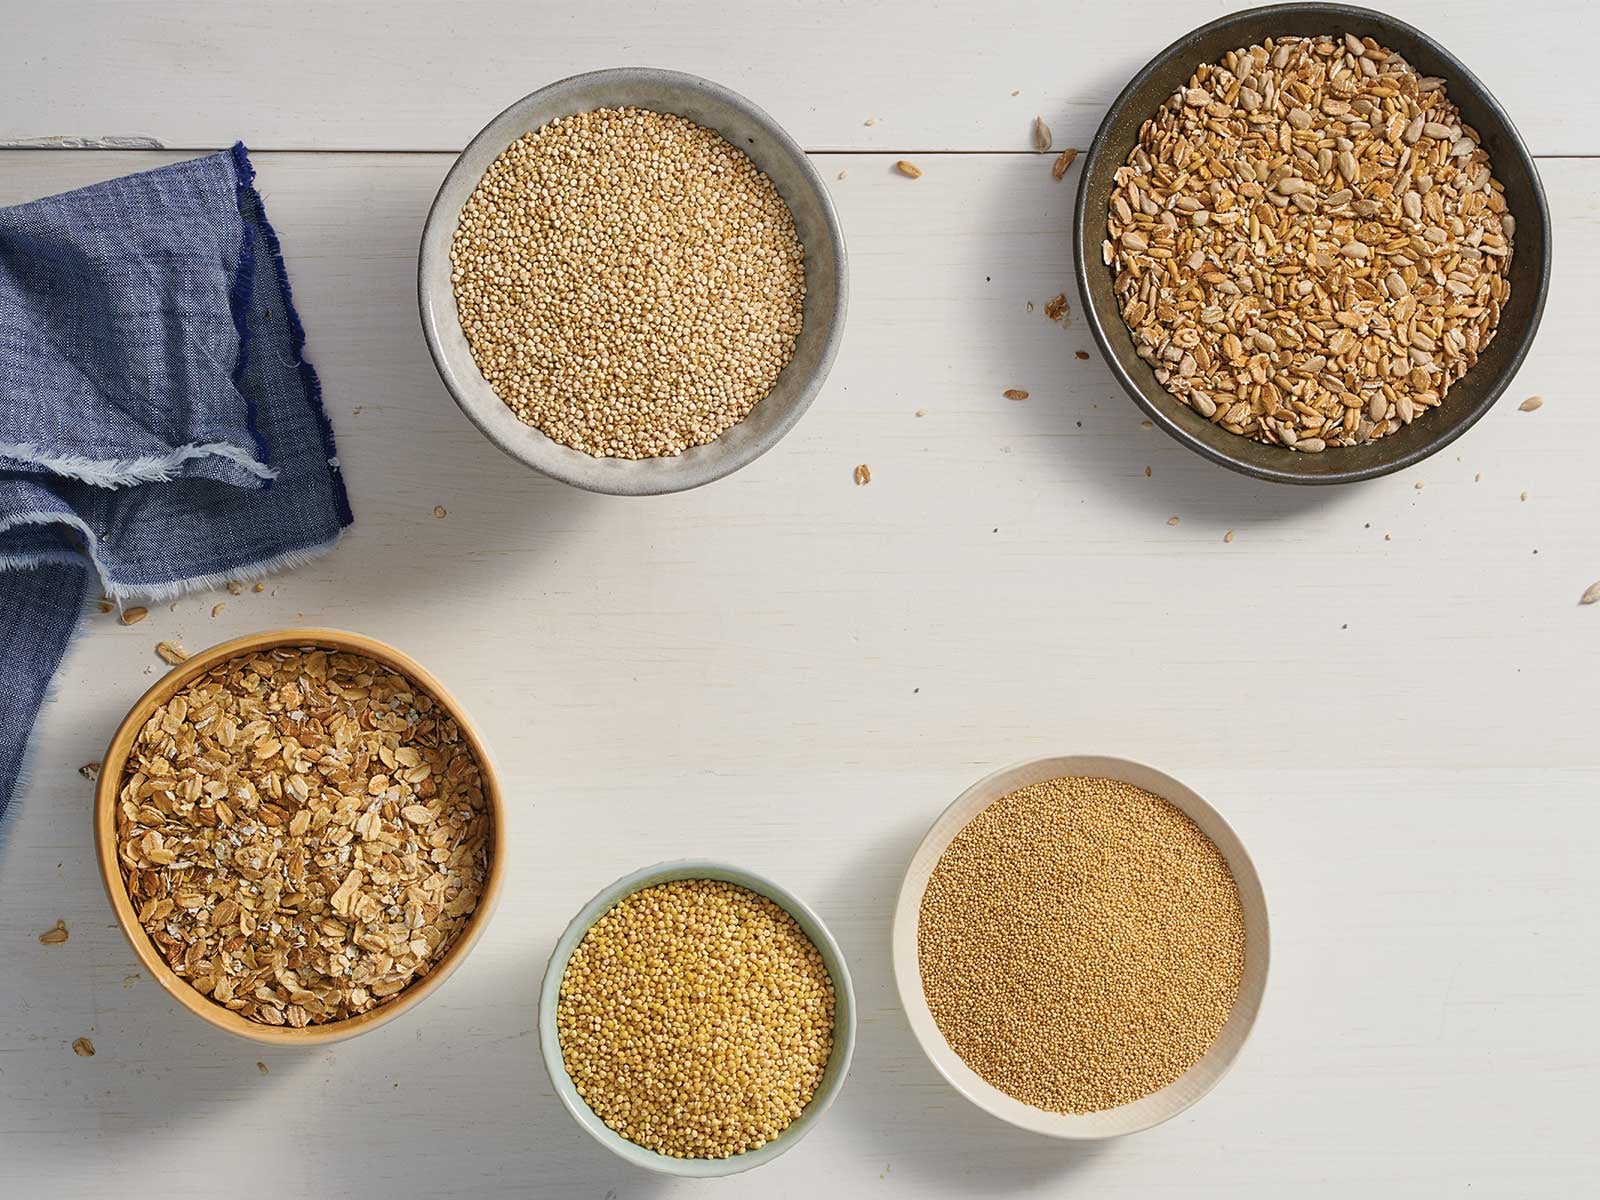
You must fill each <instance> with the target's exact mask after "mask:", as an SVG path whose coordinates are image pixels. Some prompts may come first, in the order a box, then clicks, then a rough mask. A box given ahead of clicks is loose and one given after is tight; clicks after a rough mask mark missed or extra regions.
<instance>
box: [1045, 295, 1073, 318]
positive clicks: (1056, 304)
mask: <svg viewBox="0 0 1600 1200" xmlns="http://www.w3.org/2000/svg"><path fill="white" fill-rule="evenodd" d="M1044 315H1045V316H1047V317H1049V318H1050V319H1051V320H1052V321H1060V320H1061V319H1062V318H1063V317H1066V316H1067V315H1068V311H1067V294H1066V293H1065V292H1057V293H1056V294H1055V295H1054V296H1053V297H1052V298H1051V299H1050V301H1049V302H1048V303H1047V304H1046V305H1045V306H1044Z"/></svg>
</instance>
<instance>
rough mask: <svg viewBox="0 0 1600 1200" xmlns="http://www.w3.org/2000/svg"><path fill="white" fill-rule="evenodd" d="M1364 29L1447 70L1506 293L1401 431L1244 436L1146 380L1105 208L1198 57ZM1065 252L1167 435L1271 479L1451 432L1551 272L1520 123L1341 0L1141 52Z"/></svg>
mask: <svg viewBox="0 0 1600 1200" xmlns="http://www.w3.org/2000/svg"><path fill="white" fill-rule="evenodd" d="M1343 33H1353V34H1355V35H1356V36H1358V37H1371V38H1374V39H1375V40H1376V41H1377V42H1378V43H1379V44H1380V45H1382V46H1385V47H1387V48H1388V49H1390V50H1394V51H1396V52H1398V53H1399V54H1401V55H1402V56H1403V57H1404V58H1405V59H1406V60H1407V61H1408V62H1409V63H1410V64H1411V65H1412V66H1413V67H1415V68H1416V69H1417V70H1419V71H1420V72H1422V74H1424V75H1437V76H1439V77H1441V78H1442V79H1444V81H1445V90H1446V92H1447V93H1448V95H1449V97H1450V99H1451V100H1452V101H1453V102H1454V103H1455V105H1456V106H1457V107H1458V108H1459V109H1460V110H1461V119H1462V121H1464V122H1465V123H1466V124H1468V125H1471V126H1472V127H1473V128H1475V129H1476V130H1477V131H1478V134H1479V136H1480V137H1481V139H1482V143H1483V146H1484V149H1486V150H1487V151H1488V153H1489V162H1490V166H1491V167H1492V169H1493V171H1494V175H1495V178H1496V179H1498V180H1499V181H1500V182H1501V183H1502V184H1504V186H1505V199H1506V207H1507V210H1508V211H1509V212H1510V213H1511V214H1512V215H1513V216H1515V217H1516V221H1517V226H1516V237H1515V240H1514V247H1513V248H1514V253H1513V255H1512V259H1511V270H1510V273H1509V278H1510V282H1511V299H1510V303H1508V304H1507V305H1506V306H1505V308H1504V310H1503V311H1502V313H1501V317H1500V324H1499V326H1498V329H1497V331H1496V333H1495V337H1494V340H1493V341H1492V342H1490V344H1489V346H1488V347H1487V348H1486V349H1485V350H1484V351H1483V352H1482V353H1481V354H1480V355H1479V357H1478V361H1477V362H1476V363H1475V364H1474V365H1473V366H1472V367H1471V368H1470V369H1469V370H1468V371H1467V373H1466V374H1465V375H1464V376H1462V377H1461V378H1460V379H1459V380H1457V381H1456V382H1455V383H1454V384H1452V385H1451V387H1450V391H1449V393H1448V395H1446V396H1445V397H1444V400H1443V402H1442V403H1441V404H1440V405H1439V406H1438V407H1437V408H1434V409H1430V410H1428V411H1427V412H1425V413H1423V414H1422V415H1421V416H1419V417H1418V418H1417V419H1416V420H1415V421H1413V422H1412V423H1411V424H1410V425H1407V426H1405V427H1404V428H1402V429H1400V430H1399V431H1397V432H1395V433H1392V434H1389V435H1387V436H1386V437H1382V438H1379V439H1378V440H1377V441H1374V442H1369V443H1367V444H1366V445H1362V446H1333V447H1330V448H1328V449H1327V450H1324V451H1323V452H1322V453H1320V454H1305V453H1300V452H1297V451H1293V450H1288V449H1285V448H1284V447H1282V446H1272V445H1267V444H1265V443H1262V442H1255V441H1251V440H1250V439H1249V438H1246V437H1243V436H1240V435H1238V434H1233V433H1229V432H1228V431H1227V430H1226V429H1223V428H1222V427H1221V426H1219V425H1213V424H1212V423H1211V422H1210V421H1208V420H1206V418H1204V417H1202V416H1201V415H1200V414H1199V413H1197V412H1194V411H1193V410H1191V409H1189V408H1188V407H1187V406H1185V405H1184V404H1183V403H1181V402H1180V401H1179V400H1178V399H1177V397H1175V396H1173V395H1172V394H1171V393H1170V392H1168V391H1167V390H1166V389H1165V388H1164V387H1162V386H1161V384H1160V383H1158V382H1157V381H1156V377H1155V373H1154V371H1153V370H1152V368H1151V366H1150V364H1149V363H1147V362H1145V361H1144V360H1143V359H1141V358H1140V357H1139V356H1138V353H1137V352H1136V350H1135V348H1134V342H1133V337H1132V335H1131V334H1130V333H1129V331H1128V327H1127V326H1126V325H1125V324H1124V323H1123V320H1122V312H1121V307H1120V305H1119V304H1118V303H1117V297H1116V293H1115V292H1114V290H1113V283H1114V279H1115V277H1114V275H1113V274H1112V270H1111V268H1109V267H1107V266H1106V265H1105V264H1104V262H1103V261H1102V259H1101V250H1100V247H1101V243H1102V242H1103V241H1104V240H1105V236H1106V211H1107V205H1108V203H1109V202H1110V199H1111V194H1112V191H1113V190H1114V188H1115V185H1116V172H1117V169H1118V168H1119V167H1121V166H1123V165H1124V164H1125V163H1126V162H1127V159H1128V155H1129V153H1130V152H1131V151H1132V150H1133V148H1134V146H1135V145H1136V144H1137V143H1138V140H1139V129H1140V126H1142V125H1143V124H1144V122H1145V121H1147V120H1149V119H1150V118H1151V117H1153V116H1154V115H1155V113H1156V110H1157V109H1158V108H1159V107H1160V106H1161V105H1162V103H1163V102H1165V101H1166V100H1167V98H1168V97H1170V96H1171V95H1172V94H1173V92H1174V91H1176V90H1177V89H1178V88H1179V87H1182V86H1184V85H1185V84H1187V83H1188V81H1189V78H1190V76H1191V75H1193V74H1194V71H1195V68H1197V67H1198V66H1200V65H1201V64H1202V63H1215V62H1217V61H1218V60H1220V59H1221V58H1222V56H1223V55H1224V54H1226V53H1227V52H1228V51H1229V50H1236V49H1242V48H1243V47H1246V46H1253V45H1259V44H1260V43H1262V42H1263V41H1265V40H1266V39H1267V38H1269V37H1286V36H1298V37H1305V36H1312V35H1317V34H1329V35H1333V36H1337V35H1339V34H1343ZM1073 259H1074V268H1075V270H1076V273H1077V277H1078V288H1079V291H1080V294H1081V295H1082V296H1083V298H1084V307H1085V308H1086V309H1087V311H1088V318H1089V325H1090V328H1091V329H1092V330H1093V331H1094V338H1095V341H1096V342H1097V343H1099V346H1100V350H1101V353H1103V354H1104V355H1105V357H1106V361H1107V362H1108V363H1109V364H1110V365H1111V371H1112V374H1114V375H1115V376H1116V377H1117V380H1118V382H1120V383H1121V384H1122V386H1123V388H1124V390H1126V391H1127V393H1128V394H1129V395H1130V396H1131V397H1133V399H1134V401H1135V403H1137V404H1138V405H1139V407H1140V408H1142V409H1144V411H1145V412H1146V414H1148V415H1149V417H1150V419H1151V420H1152V421H1153V422H1154V423H1155V424H1157V425H1159V426H1160V427H1161V428H1162V429H1164V430H1166V432H1167V433H1169V434H1171V435H1172V436H1173V437H1174V438H1176V439H1177V440H1178V441H1180V442H1182V443H1183V444H1184V445H1186V446H1188V447H1189V448H1190V449H1191V450H1194V451H1195V452H1196V453H1199V454H1202V455H1204V456H1205V457H1206V458H1209V459H1211V460H1212V461H1213V462H1217V463H1221V464H1222V465H1223V466H1225V467H1230V468H1232V469H1233V470H1235V471H1240V472H1243V473H1244V474H1246V475H1254V476H1256V477H1257V478H1260V479H1267V480H1272V481H1274V482H1277V483H1301V484H1321V483H1351V482H1354V481H1356V480H1361V479H1373V478H1376V477H1377V476H1380V475H1387V474H1389V473H1390V472H1393V471H1399V470H1402V469H1403V468H1405V467H1409V466H1412V465H1413V464H1415V463H1418V462H1421V461H1422V460H1423V459H1425V458H1427V457H1428V456H1429V455H1431V454H1435V453H1437V452H1438V451H1440V450H1442V449H1444V447H1446V446H1448V445H1449V444H1450V443H1451V442H1453V441H1455V440H1456V438H1458V437H1460V436H1461V435H1462V434H1463V433H1465V432H1466V431H1467V430H1468V429H1470V428H1471V427H1472V425H1473V424H1474V423H1475V422H1476V421H1477V420H1478V419H1479V418H1480V417H1482V416H1483V415H1484V414H1485V413H1486V412H1488V411H1489V409H1490V408H1491V407H1493V405H1494V402H1495V401H1496V400H1498V399H1499V398H1500V395H1501V393H1503V392H1504V391H1505V390H1506V388H1507V387H1508V386H1509V385H1510V383H1511V380H1512V378H1513V377H1514V376H1515V375H1516V373H1517V369H1518V368H1519V367H1520V366H1521V365H1522V360H1523V358H1524V357H1526V355H1527V353H1528V350H1529V348H1530V347H1531V346H1532V345H1533V338H1534V334H1535V333H1536V332H1537V331H1538V328H1539V319H1540V317H1541V316H1542V315H1543V312H1544V302H1545V294H1546V292H1547V291H1548V290H1549V284H1550V210H1549V206H1548V205H1547V204H1546V202H1545V196H1544V187H1543V185H1542V184H1541V183H1540V182H1539V173H1538V170H1537V169H1536V168H1535V166H1534V162H1533V156H1532V154H1531V153H1530V152H1529V150H1528V147H1527V145H1526V143H1524V141H1523V140H1522V136H1521V135H1520V134H1519V133H1518V132H1517V130H1516V128H1515V127H1514V126H1513V125H1512V123H1511V118H1510V117H1508V116H1507V115H1506V113H1505V110H1504V109H1502V108H1501V107H1500V105H1499V102H1498V101H1496V100H1495V98H1494V96H1493V95H1491V94H1490V92H1489V89H1488V88H1486V87H1485V86H1484V85H1483V84H1482V82H1480V81H1479V79H1478V77H1477V76H1476V75H1474V74H1473V73H1472V72H1471V71H1469V70H1468V69H1467V68H1466V66H1465V65H1463V64H1462V63H1461V61H1460V60H1459V59H1457V58H1456V57H1455V56H1454V55H1453V54H1451V53H1450V52H1449V51H1448V50H1446V49H1445V48H1444V47H1443V46H1442V45H1440V44H1439V43H1438V42H1437V41H1435V40H1434V39H1433V38H1431V37H1429V36H1428V35H1427V34H1425V33H1423V32H1422V31H1421V30H1419V29H1414V28H1413V27H1411V26H1410V25H1407V24H1405V23H1404V22H1403V21H1398V20H1396V19H1395V18H1394V17H1391V16H1388V15H1386V14H1384V13H1380V12H1374V11H1372V10H1371V9H1366V8H1356V7H1352V6H1350V5H1345V4H1276V5H1271V6H1268V7H1266V8H1254V9H1249V10H1247V11H1244V12H1237V13H1232V14H1230V15H1228V16H1226V17H1222V18H1221V19H1219V20H1216V21H1212V22H1211V23H1210V24H1208V25H1203V26H1201V27H1200V28H1199V29H1196V30H1194V31H1193V32H1191V33H1188V34H1185V35H1184V36H1183V37H1181V38H1179V39H1178V40H1177V41H1176V42H1174V43H1172V45H1170V46H1168V47H1167V48H1166V49H1165V50H1163V51H1162V52H1161V53H1160V54H1158V55H1156V56H1155V57H1154V58H1153V59H1151V60H1150V62H1149V63H1147V64H1146V65H1145V67H1144V69H1143V70H1141V71H1140V72H1139V73H1138V74H1137V75H1135V76H1134V77H1133V80H1132V82H1130V83H1129V84H1128V86H1127V87H1126V88H1124V89H1123V91H1122V94H1121V95H1119V96H1118V97H1117V99H1116V101H1115V102H1114V103H1113V104H1112V105H1111V109H1110V111H1109V112H1107V113H1106V116H1105V120H1104V121H1102V122H1101V125H1100V129H1099V131H1098V132H1097V133H1096V134H1095V138H1094V142H1093V144H1092V145H1091V146H1090V149H1089V154H1088V157H1087V158H1086V159H1085V161H1084V166H1083V177H1082V179H1081V180H1080V181H1079V186H1078V211H1077V215H1076V217H1075V218H1074V221H1073Z"/></svg>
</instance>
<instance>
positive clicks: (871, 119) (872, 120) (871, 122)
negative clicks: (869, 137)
mask: <svg viewBox="0 0 1600 1200" xmlns="http://www.w3.org/2000/svg"><path fill="white" fill-rule="evenodd" d="M861 123H862V124H863V125H876V124H877V123H878V118H877V117H868V118H867V119H866V120H865V121H863V122H861Z"/></svg>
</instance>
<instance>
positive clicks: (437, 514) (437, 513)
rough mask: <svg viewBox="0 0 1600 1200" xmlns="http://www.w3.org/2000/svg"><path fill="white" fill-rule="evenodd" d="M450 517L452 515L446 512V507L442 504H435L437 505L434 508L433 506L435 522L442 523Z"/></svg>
mask: <svg viewBox="0 0 1600 1200" xmlns="http://www.w3.org/2000/svg"><path fill="white" fill-rule="evenodd" d="M449 515H450V514H449V513H448V512H446V511H445V507H444V505H442V504H435V505H434V506H433V516H434V519H435V520H437V521H442V520H444V519H445V518H446V517H447V516H449Z"/></svg>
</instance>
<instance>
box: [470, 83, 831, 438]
mask: <svg viewBox="0 0 1600 1200" xmlns="http://www.w3.org/2000/svg"><path fill="white" fill-rule="evenodd" d="M450 260H451V266H452V269H451V282H452V284H453V286H454V290H455V297H456V307H457V310H458V312H459V314H460V318H461V327H462V330H463V332H464V333H465V335H466V338H467V342H468V344H469V345H470V347H471V349H472V355H473V358H474V359H475V360H476V361H477V364H478V367H479V369H480V370H481V371H482V372H483V375H484V378H485V379H487V380H488V382H489V384H490V386H491V387H493V388H494V390H495V393H496V394H497V395H498V396H499V397H500V398H501V399H502V400H504V401H505V402H506V404H507V406H509V407H510V409H511V410H512V412H514V413H515V414H516V415H517V416H518V418H520V419H521V420H523V421H525V422H526V423H528V424H529V425H533V426H536V427H537V428H539V429H541V430H543V431H544V433H546V434H547V435H548V436H550V437H551V438H553V439H554V440H556V441H558V442H561V443H562V444H563V445H567V446H571V447H572V448H573V449H576V450H581V451H583V452H585V453H587V454H592V455H594V456H596V457H599V458H608V457H616V458H634V459H638V458H654V457H659V456H662V455H674V454H679V453H681V452H683V451H684V450H686V449H688V448H689V447H691V446H700V445H705V444H707V443H709V442H711V441H714V440H715V439H716V438H717V437H718V435H720V434H721V433H723V432H724V431H725V430H727V429H728V428H729V427H730V426H732V425H734V424H736V423H738V422H739V421H741V420H743V419H744V418H745V417H746V416H748V415H749V414H750V411H751V410H752V409H753V408H754V407H755V405H756V404H757V403H759V402H760V401H761V400H762V398H764V397H765V396H766V395H767V394H768V393H769V392H771V390H772V388H773V385H774V384H775V383H776V382H777V378H778V374H779V372H780V371H782V370H783V368H784V366H786V365H787V364H788V362H789V360H790V359H791V358H793V357H794V347H795V339H796V338H797V337H798V336H799V334H800V330H801V324H802V306H803V304H804V300H805V264H804V248H803V247H802V246H801V244H800V241H799V238H798V236H797V234H796V231H795V225H794V218H793V215H792V214H791V213H790V211H789V208H788V206H787V205H786V204H785V203H784V201H783V198H782V197H781V196H780V195H779V194H778V191H777V188H776V187H774V186H773V184H772V181H771V180H770V179H768V178H767V176H766V175H764V174H762V173H761V172H760V171H758V170H757V169H756V167H755V165H754V164H753V163H751V161H750V159H749V158H748V157H746V155H745V154H744V153H743V152H742V151H740V150H739V149H738V148H737V147H735V146H733V145H732V144H730V143H729V142H728V141H727V140H726V139H724V138H723V137H722V136H721V135H720V134H718V133H716V132H714V131H713V130H710V129H706V128H704V127H702V126H700V125H696V124H695V123H694V122H692V121H688V120H685V119H684V118H683V117H678V116H673V115H671V114H668V113H657V112H651V111H648V110H645V109H638V108H602V109H597V110H596V111H594V112H587V113H579V114H577V115H576V116H571V117H562V118H559V119H557V120H554V121H551V122H550V123H549V124H547V125H545V126H543V127H542V128H540V129H537V130H535V131H534V132H532V133H529V134H527V135H526V136H524V137H521V138H519V139H518V140H517V141H515V142H513V143H512V144H511V145H510V146H509V147H508V148H507V149H506V151H505V152H504V153H503V154H501V155H500V157H499V158H497V159H496V160H495V161H494V162H493V163H492V164H491V165H490V167H489V170H488V171H487V172H485V174H484V176H483V179H482V180H481V181H480V182H479V183H478V186H477V188H476V189H475V190H474V191H473V193H472V195H471V197H470V198H469V199H468V200H467V203H466V204H465V205H464V206H463V207H462V210H461V220H460V224H459V226H458V227H457V229H456V233H455V236H454V238H453V240H452V242H451V247H450Z"/></svg>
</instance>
